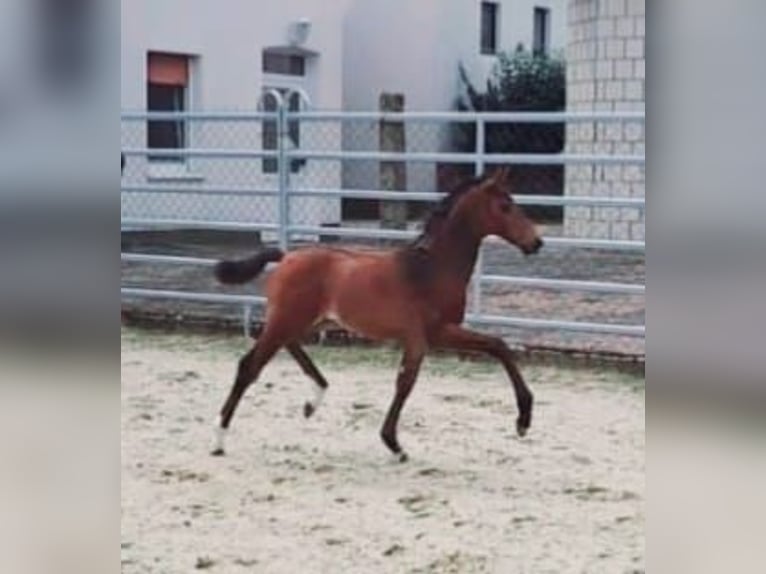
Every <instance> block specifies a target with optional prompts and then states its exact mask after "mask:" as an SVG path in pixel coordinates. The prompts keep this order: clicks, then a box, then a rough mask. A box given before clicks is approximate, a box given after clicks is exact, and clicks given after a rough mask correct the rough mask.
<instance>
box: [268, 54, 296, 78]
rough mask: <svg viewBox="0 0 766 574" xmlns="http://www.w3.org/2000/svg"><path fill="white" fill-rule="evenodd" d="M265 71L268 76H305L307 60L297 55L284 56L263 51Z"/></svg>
mask: <svg viewBox="0 0 766 574" xmlns="http://www.w3.org/2000/svg"><path fill="white" fill-rule="evenodd" d="M262 68H263V71H264V72H265V73H267V74H281V75H283V76H305V75H306V58H304V57H303V56H300V55H297V54H282V53H279V52H274V51H270V50H264V51H263V62H262Z"/></svg>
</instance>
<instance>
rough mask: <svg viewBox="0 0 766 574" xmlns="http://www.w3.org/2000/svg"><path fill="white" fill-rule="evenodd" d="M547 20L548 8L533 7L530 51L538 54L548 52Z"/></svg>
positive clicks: (548, 18)
mask: <svg viewBox="0 0 766 574" xmlns="http://www.w3.org/2000/svg"><path fill="white" fill-rule="evenodd" d="M549 20H550V10H549V9H548V8H539V7H536V8H535V22H534V31H533V40H532V52H533V53H534V54H536V55H538V56H543V55H545V54H547V53H548V25H549Z"/></svg>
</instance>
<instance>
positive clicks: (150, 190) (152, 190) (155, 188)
mask: <svg viewBox="0 0 766 574" xmlns="http://www.w3.org/2000/svg"><path fill="white" fill-rule="evenodd" d="M120 191H121V192H122V193H143V194H162V193H169V194H179V195H226V196H230V197H275V196H276V195H277V194H278V193H279V191H278V190H276V189H261V188H253V187H220V186H212V187H211V186H199V187H198V186H194V185H188V186H181V185H167V184H164V183H162V184H158V185H123V186H122V187H121V188H120Z"/></svg>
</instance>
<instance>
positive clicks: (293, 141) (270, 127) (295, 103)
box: [262, 88, 306, 173]
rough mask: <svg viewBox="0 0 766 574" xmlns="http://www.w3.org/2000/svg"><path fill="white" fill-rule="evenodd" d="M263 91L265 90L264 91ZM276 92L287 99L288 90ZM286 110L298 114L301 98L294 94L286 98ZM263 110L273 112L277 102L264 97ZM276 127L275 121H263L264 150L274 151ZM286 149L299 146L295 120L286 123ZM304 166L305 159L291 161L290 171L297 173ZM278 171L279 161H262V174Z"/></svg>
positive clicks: (298, 133)
mask: <svg viewBox="0 0 766 574" xmlns="http://www.w3.org/2000/svg"><path fill="white" fill-rule="evenodd" d="M264 91H265V90H264ZM277 91H278V92H279V93H280V94H282V96H283V97H287V93H288V92H289V90H287V89H279V88H277ZM287 104H288V109H289V110H290V111H291V112H298V111H300V109H301V98H300V96H299V95H298V94H297V93H296V92H292V93H290V96H289V97H288V101H287ZM263 107H264V110H265V111H267V112H274V111H276V109H277V102H276V101H275V100H274V98H272V97H269V96H266V97H265V98H264V104H263ZM278 137H279V136H278V127H277V122H276V120H264V122H263V131H262V145H263V149H264V150H275V149H277V144H278ZM287 137H288V142H287V149H290V148H293V149H297V148H299V147H300V145H301V131H300V125H299V123H298V121H297V120H290V121H288V123H287ZM305 164H306V160H305V159H293V160H292V161H291V162H290V171H291V172H292V173H297V172H298V171H300V169H301V168H302V167H303V166H304V165H305ZM277 171H279V160H278V159H277V158H273V157H267V158H264V159H263V173H277Z"/></svg>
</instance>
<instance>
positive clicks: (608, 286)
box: [120, 253, 646, 295]
mask: <svg viewBox="0 0 766 574" xmlns="http://www.w3.org/2000/svg"><path fill="white" fill-rule="evenodd" d="M120 259H121V260H122V261H126V262H131V263H161V264H166V265H200V266H204V267H212V266H213V265H215V264H216V263H217V262H218V260H217V259H209V258H201V257H185V256H174V255H155V254H149V253H121V254H120ZM276 266H277V264H276V263H271V264H269V265H268V266H267V270H271V269H273V268H274V267H276ZM480 280H481V282H482V284H501V285H515V286H519V287H531V288H534V287H537V288H543V289H553V290H556V291H588V292H594V293H616V294H626V295H643V294H644V293H645V290H646V289H645V287H644V286H643V285H638V284H625V283H607V282H599V281H572V280H565V279H545V278H536V277H513V276H505V275H482V276H481V277H480Z"/></svg>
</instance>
